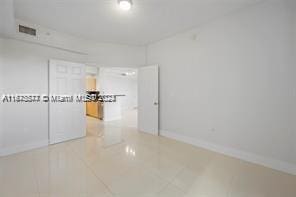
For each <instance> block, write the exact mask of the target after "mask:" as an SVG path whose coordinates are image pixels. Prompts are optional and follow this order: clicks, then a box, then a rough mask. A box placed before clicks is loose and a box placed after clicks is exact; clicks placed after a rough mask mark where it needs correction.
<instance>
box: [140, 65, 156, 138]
mask: <svg viewBox="0 0 296 197" xmlns="http://www.w3.org/2000/svg"><path fill="white" fill-rule="evenodd" d="M138 88H139V91H138V94H139V95H138V96H139V98H138V99H139V103H138V105H139V111H138V127H139V130H140V131H143V132H146V133H150V134H153V135H158V134H159V131H158V130H159V128H158V127H159V126H158V113H159V104H158V66H157V65H153V66H146V67H142V68H140V69H139V74H138Z"/></svg>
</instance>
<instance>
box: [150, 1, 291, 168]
mask: <svg viewBox="0 0 296 197" xmlns="http://www.w3.org/2000/svg"><path fill="white" fill-rule="evenodd" d="M288 7H289V6H286V4H285V3H284V1H274V2H270V1H267V2H265V3H262V4H259V5H256V6H253V7H249V8H246V9H244V10H240V11H238V12H236V13H232V14H230V15H227V16H224V17H222V18H220V19H217V20H215V21H212V22H211V23H209V24H206V25H204V26H203V27H200V28H196V29H193V30H191V31H188V32H185V33H182V34H179V35H176V36H174V37H171V38H168V39H165V40H162V41H160V42H157V43H154V44H151V45H149V46H148V47H147V63H148V64H154V63H156V64H159V66H160V103H161V105H160V128H161V130H162V134H163V135H167V136H170V137H174V138H178V139H181V140H183V141H187V142H190V143H193V144H196V145H200V146H204V147H207V148H210V149H213V150H215V151H220V152H224V153H226V154H229V155H233V156H237V157H240V158H243V159H246V160H249V161H253V162H257V163H261V164H264V165H267V166H270V167H274V168H277V169H280V170H285V171H288V172H292V173H296V151H295V142H296V138H295V136H296V135H295V123H294V122H295V116H293V115H294V112H293V106H295V95H293V94H292V92H293V90H294V92H295V72H294V69H293V67H294V66H295V62H293V63H292V62H291V61H292V57H291V42H292V40H291V39H292V38H291V35H292V34H291V20H290V12H289V9H288Z"/></svg>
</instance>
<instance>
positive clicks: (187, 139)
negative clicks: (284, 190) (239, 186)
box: [160, 130, 296, 175]
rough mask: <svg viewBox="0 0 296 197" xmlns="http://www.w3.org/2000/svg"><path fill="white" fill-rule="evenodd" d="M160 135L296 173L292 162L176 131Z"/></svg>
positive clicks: (161, 132) (295, 167) (164, 132)
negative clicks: (217, 143)
mask: <svg viewBox="0 0 296 197" xmlns="http://www.w3.org/2000/svg"><path fill="white" fill-rule="evenodd" d="M160 135H161V136H164V137H168V138H172V139H175V140H177V141H181V142H185V143H187V144H191V145H194V146H197V147H201V148H205V149H208V150H211V151H214V152H218V153H221V154H224V155H228V156H231V157H235V158H238V159H241V160H244V161H248V162H251V163H255V164H259V165H262V166H265V167H269V168H272V169H275V170H279V171H282V172H285V173H289V174H293V175H296V165H295V164H292V163H288V162H285V161H280V160H276V159H273V158H268V157H264V156H260V155H257V154H254V153H250V152H245V151H241V150H237V149H233V148H229V147H225V146H221V145H216V144H213V143H210V142H207V141H202V140H198V139H194V138H192V137H188V136H184V135H180V134H178V133H175V132H170V131H164V130H161V131H160Z"/></svg>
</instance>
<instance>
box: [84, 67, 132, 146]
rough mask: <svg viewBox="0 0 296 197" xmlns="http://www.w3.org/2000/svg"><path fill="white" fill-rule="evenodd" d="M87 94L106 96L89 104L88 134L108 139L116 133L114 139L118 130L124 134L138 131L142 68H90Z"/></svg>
mask: <svg viewBox="0 0 296 197" xmlns="http://www.w3.org/2000/svg"><path fill="white" fill-rule="evenodd" d="M86 91H87V93H88V94H91V95H100V96H102V100H100V101H96V102H88V103H86V117H87V135H92V136H93V135H97V136H99V137H102V136H104V138H105V139H106V138H108V135H110V133H112V131H113V133H112V135H113V138H114V136H115V135H116V134H115V133H116V132H115V130H117V131H118V135H121V134H120V133H121V130H122V128H135V129H136V128H137V114H138V113H137V112H138V69H135V68H118V67H94V66H89V67H88V66H87V69H86ZM106 127H108V128H109V130H108V133H106V132H103V131H106V130H104V128H106ZM116 128H117V129H116ZM112 141H113V142H115V141H116V140H112ZM117 141H118V142H120V140H119V139H118V140H117Z"/></svg>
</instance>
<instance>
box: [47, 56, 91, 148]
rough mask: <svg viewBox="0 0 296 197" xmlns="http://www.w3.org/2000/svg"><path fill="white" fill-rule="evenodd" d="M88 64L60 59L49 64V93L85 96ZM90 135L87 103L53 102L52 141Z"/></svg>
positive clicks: (50, 135)
mask: <svg viewBox="0 0 296 197" xmlns="http://www.w3.org/2000/svg"><path fill="white" fill-rule="evenodd" d="M85 79H86V76H85V65H83V64H78V63H73V62H66V61H60V60H50V61H49V94H50V95H77V94H85V91H86V84H85ZM85 135H86V115H85V104H84V103H82V102H75V98H74V102H63V103H60V102H50V103H49V142H50V144H55V143H59V142H63V141H67V140H71V139H76V138H80V137H84V136H85Z"/></svg>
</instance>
